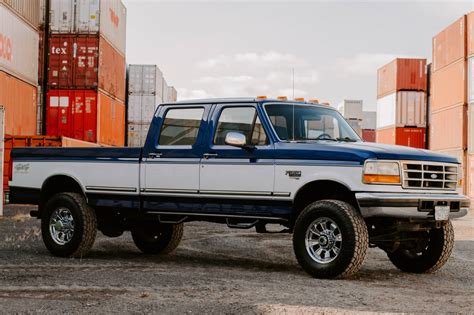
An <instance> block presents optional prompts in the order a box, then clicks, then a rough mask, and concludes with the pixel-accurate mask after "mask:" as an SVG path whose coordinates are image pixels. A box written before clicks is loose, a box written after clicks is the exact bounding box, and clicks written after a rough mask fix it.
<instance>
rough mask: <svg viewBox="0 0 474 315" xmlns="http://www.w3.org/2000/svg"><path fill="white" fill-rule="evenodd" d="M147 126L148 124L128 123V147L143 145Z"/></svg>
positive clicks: (148, 126)
mask: <svg viewBox="0 0 474 315" xmlns="http://www.w3.org/2000/svg"><path fill="white" fill-rule="evenodd" d="M149 128H150V124H137V123H135V124H134V123H128V128H127V139H128V140H127V145H128V146H129V147H143V145H144V144H145V141H146V138H147V135H148V129H149Z"/></svg>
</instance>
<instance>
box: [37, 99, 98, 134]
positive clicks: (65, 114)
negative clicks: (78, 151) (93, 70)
mask: <svg viewBox="0 0 474 315" xmlns="http://www.w3.org/2000/svg"><path fill="white" fill-rule="evenodd" d="M46 97H47V102H46V106H47V107H46V134H47V135H49V136H66V137H70V138H74V139H79V140H84V141H89V142H96V141H97V92H95V91H89V90H50V91H49V92H48V93H47V96H46Z"/></svg>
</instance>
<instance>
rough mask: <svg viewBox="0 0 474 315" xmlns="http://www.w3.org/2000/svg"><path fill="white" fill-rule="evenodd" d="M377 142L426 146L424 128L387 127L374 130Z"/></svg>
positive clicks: (419, 147) (413, 146) (417, 146)
mask: <svg viewBox="0 0 474 315" xmlns="http://www.w3.org/2000/svg"><path fill="white" fill-rule="evenodd" d="M376 139H377V143H384V144H396V145H403V146H406V147H412V148H418V149H424V148H426V128H400V127H389V128H384V129H378V130H377V131H376Z"/></svg>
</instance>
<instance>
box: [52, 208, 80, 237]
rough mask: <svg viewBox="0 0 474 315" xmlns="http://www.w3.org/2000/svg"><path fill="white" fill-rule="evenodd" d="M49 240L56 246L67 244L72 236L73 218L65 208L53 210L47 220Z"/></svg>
mask: <svg viewBox="0 0 474 315" xmlns="http://www.w3.org/2000/svg"><path fill="white" fill-rule="evenodd" d="M49 232H50V234H51V238H52V239H53V241H54V242H55V243H56V244H58V245H65V244H67V243H69V242H70V241H71V239H72V237H73V235H74V218H73V217H72V213H71V211H70V210H69V209H67V208H58V209H56V210H54V212H53V214H52V215H51V218H50V220H49Z"/></svg>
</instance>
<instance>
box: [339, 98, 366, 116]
mask: <svg viewBox="0 0 474 315" xmlns="http://www.w3.org/2000/svg"><path fill="white" fill-rule="evenodd" d="M362 107H363V101H362V100H344V101H342V102H341V103H339V104H338V105H337V110H338V111H339V112H340V113H341V114H342V116H344V118H346V119H349V118H354V119H362V118H363V114H362Z"/></svg>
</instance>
